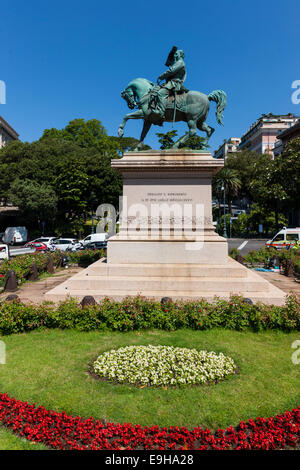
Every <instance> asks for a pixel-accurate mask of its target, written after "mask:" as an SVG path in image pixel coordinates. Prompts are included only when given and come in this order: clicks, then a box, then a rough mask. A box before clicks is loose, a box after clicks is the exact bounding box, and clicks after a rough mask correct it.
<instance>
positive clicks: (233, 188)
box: [213, 167, 242, 214]
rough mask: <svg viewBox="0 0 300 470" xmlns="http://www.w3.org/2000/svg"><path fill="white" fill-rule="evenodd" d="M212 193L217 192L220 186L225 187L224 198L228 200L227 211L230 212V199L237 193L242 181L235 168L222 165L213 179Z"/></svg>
mask: <svg viewBox="0 0 300 470" xmlns="http://www.w3.org/2000/svg"><path fill="white" fill-rule="evenodd" d="M213 185H214V193H215V194H216V193H217V192H218V188H220V186H222V187H224V188H225V194H226V199H227V201H228V207H229V212H230V214H232V200H233V197H234V196H236V195H237V193H238V190H239V188H240V187H241V185H242V182H241V180H240V178H239V173H238V172H237V171H236V170H232V169H230V168H227V167H224V168H222V170H220V171H219V172H218V173H217V174H216V176H215V177H214V179H213Z"/></svg>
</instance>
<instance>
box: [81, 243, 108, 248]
mask: <svg viewBox="0 0 300 470" xmlns="http://www.w3.org/2000/svg"><path fill="white" fill-rule="evenodd" d="M106 247H107V241H104V242H92V243H88V244H87V245H85V246H83V249H84V250H101V248H106Z"/></svg>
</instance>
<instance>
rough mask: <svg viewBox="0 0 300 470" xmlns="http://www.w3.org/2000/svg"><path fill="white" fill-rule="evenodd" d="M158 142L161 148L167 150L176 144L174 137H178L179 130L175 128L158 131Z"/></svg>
mask: <svg viewBox="0 0 300 470" xmlns="http://www.w3.org/2000/svg"><path fill="white" fill-rule="evenodd" d="M156 135H157V137H158V142H159V143H160V148H161V150H166V149H169V148H171V147H173V145H174V144H175V140H174V138H175V137H177V131H176V130H175V129H174V130H173V131H168V132H165V133H164V132H157V133H156Z"/></svg>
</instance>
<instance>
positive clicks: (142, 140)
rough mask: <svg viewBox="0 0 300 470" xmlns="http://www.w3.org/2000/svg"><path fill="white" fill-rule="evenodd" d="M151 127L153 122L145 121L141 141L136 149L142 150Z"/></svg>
mask: <svg viewBox="0 0 300 470" xmlns="http://www.w3.org/2000/svg"><path fill="white" fill-rule="evenodd" d="M150 127H151V122H149V121H144V125H143V130H142V133H141V137H140V141H139V143H138V145H137V147H136V148H135V149H134V150H135V151H138V150H140V149H141V148H142V147H143V146H144V139H145V138H146V135H147V134H148V132H149V129H150Z"/></svg>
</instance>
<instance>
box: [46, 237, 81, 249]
mask: <svg viewBox="0 0 300 470" xmlns="http://www.w3.org/2000/svg"><path fill="white" fill-rule="evenodd" d="M52 246H55V247H56V249H58V250H60V251H67V250H68V251H76V250H79V249H80V248H81V243H79V241H78V240H77V239H76V238H57V239H56V240H54V241H53V242H52Z"/></svg>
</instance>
